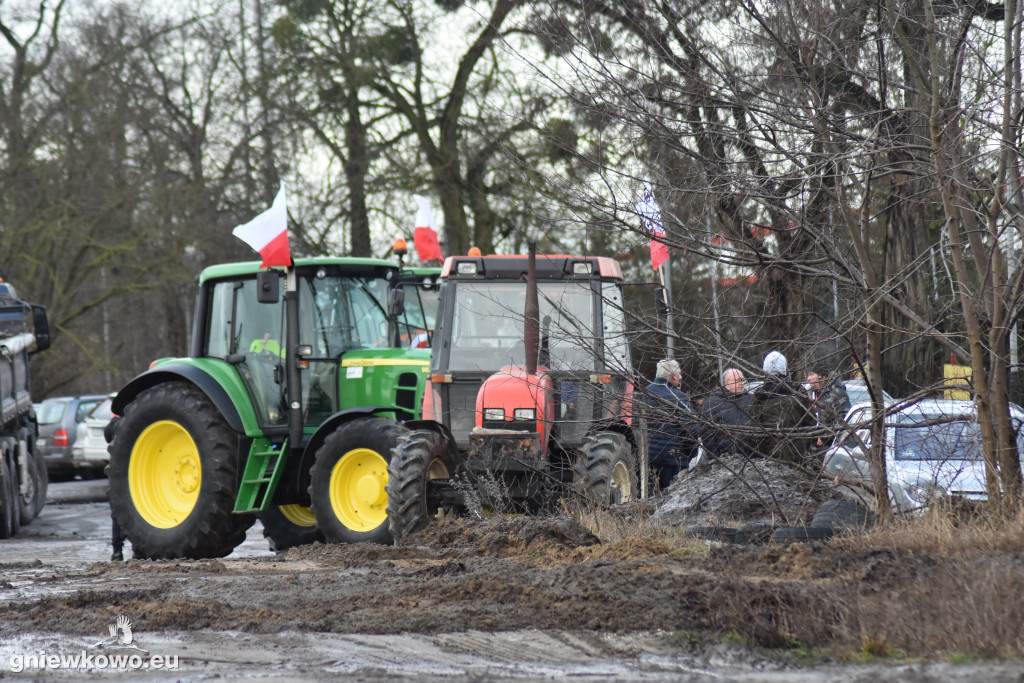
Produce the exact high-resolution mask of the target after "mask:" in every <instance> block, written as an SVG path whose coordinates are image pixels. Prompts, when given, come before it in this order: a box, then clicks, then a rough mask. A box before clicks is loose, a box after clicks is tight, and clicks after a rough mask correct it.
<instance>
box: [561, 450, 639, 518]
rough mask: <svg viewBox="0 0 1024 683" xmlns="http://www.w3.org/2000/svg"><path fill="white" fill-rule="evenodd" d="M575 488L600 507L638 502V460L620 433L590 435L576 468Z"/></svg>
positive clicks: (574, 473) (574, 470)
mask: <svg viewBox="0 0 1024 683" xmlns="http://www.w3.org/2000/svg"><path fill="white" fill-rule="evenodd" d="M573 486H574V487H575V488H576V490H577V491H578V492H579V493H580V494H581V495H582V497H583V498H584V500H586V501H587V502H588V503H589V504H591V505H595V506H599V507H604V506H608V505H618V504H620V503H629V502H632V501H635V500H637V498H638V495H637V492H638V489H637V476H636V458H635V457H634V456H633V449H632V448H631V447H630V445H629V441H627V440H626V437H625V436H623V435H622V434H619V433H617V432H598V433H597V434H594V435H593V436H588V437H587V438H586V440H585V441H584V442H583V445H582V446H581V447H580V455H579V457H578V458H577V459H576V464H575V465H574V466H573Z"/></svg>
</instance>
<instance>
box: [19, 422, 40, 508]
mask: <svg viewBox="0 0 1024 683" xmlns="http://www.w3.org/2000/svg"><path fill="white" fill-rule="evenodd" d="M22 444H24V446H25V447H24V449H22ZM16 448H17V452H18V454H19V456H20V457H21V458H24V459H25V462H26V463H27V465H28V467H27V470H28V481H27V482H26V483H27V486H25V491H24V492H21V491H19V492H18V493H19V495H18V513H19V516H20V518H21V525H22V526H25V525H26V524H28V523H29V522H31V521H32V520H33V519H35V517H36V515H37V514H39V510H41V509H42V507H43V502H45V500H46V485H47V482H48V479H45V478H43V476H42V475H40V473H39V458H37V457H36V456H35V453H34V452H33V450H34V449H33V448H32V446H31V445H30V441H29V431H28V430H27V429H19V430H18V441H17V446H16ZM44 469H45V468H44Z"/></svg>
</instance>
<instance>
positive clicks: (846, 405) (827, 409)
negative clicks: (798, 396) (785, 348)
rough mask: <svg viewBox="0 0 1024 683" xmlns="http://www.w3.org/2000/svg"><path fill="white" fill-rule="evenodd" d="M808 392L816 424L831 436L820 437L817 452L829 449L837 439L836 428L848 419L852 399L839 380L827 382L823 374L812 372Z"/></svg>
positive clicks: (808, 375)
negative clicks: (834, 439) (833, 440)
mask: <svg viewBox="0 0 1024 683" xmlns="http://www.w3.org/2000/svg"><path fill="white" fill-rule="evenodd" d="M806 386H807V392H808V395H809V396H810V398H811V404H812V410H813V412H814V420H815V424H816V425H817V426H818V427H819V428H823V429H828V430H829V432H830V435H825V436H819V437H818V438H817V443H816V444H815V449H816V450H823V449H825V448H827V447H828V445H829V444H830V443H831V441H832V439H833V438H834V437H835V431H836V426H837V425H838V424H839V423H840V422H841V421H842V420H843V419H844V418H845V417H846V413H847V411H849V410H850V397H849V395H848V394H847V393H846V387H844V386H843V383H842V382H841V381H839V380H838V379H835V380H833V381H831V382H828V381H826V380H825V376H824V375H823V374H822V373H819V372H815V371H814V370H812V371H811V372H809V373H807V385H806Z"/></svg>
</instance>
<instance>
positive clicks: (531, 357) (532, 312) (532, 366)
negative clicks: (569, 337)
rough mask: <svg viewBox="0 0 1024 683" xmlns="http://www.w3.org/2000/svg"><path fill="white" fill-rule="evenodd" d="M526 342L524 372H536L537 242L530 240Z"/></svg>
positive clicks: (538, 311) (537, 335)
mask: <svg viewBox="0 0 1024 683" xmlns="http://www.w3.org/2000/svg"><path fill="white" fill-rule="evenodd" d="M523 332H524V337H525V339H524V340H523V341H524V342H525V343H526V373H527V374H528V375H536V374H537V354H538V353H539V352H540V300H539V299H538V298H537V243H536V242H535V241H532V240H531V241H530V256H529V260H528V261H527V266H526V324H525V328H524V330H523Z"/></svg>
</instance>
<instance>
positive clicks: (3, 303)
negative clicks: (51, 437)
mask: <svg viewBox="0 0 1024 683" xmlns="http://www.w3.org/2000/svg"><path fill="white" fill-rule="evenodd" d="M49 347H50V326H49V322H48V321H47V318H46V309H45V308H43V307H42V306H35V305H32V304H29V303H26V302H24V301H22V300H21V299H19V298H18V295H17V293H16V292H15V291H14V287H12V286H11V285H10V284H8V283H6V282H2V281H0V538H10V537H11V536H13V535H14V534H16V533H18V531H20V530H21V525H22V524H27V523H28V522H30V521H31V520H32V519H33V518H34V517H35V516H36V515H37V514H39V511H40V510H42V508H43V503H44V501H45V500H46V484H47V481H48V479H47V475H46V463H45V462H44V461H43V458H42V456H41V455H40V454H39V453H38V451H37V450H36V434H37V427H36V415H35V409H34V408H33V407H32V398H31V396H30V395H29V368H28V357H29V355H31V354H33V353H37V352H39V351H43V350H45V349H48V348H49Z"/></svg>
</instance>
